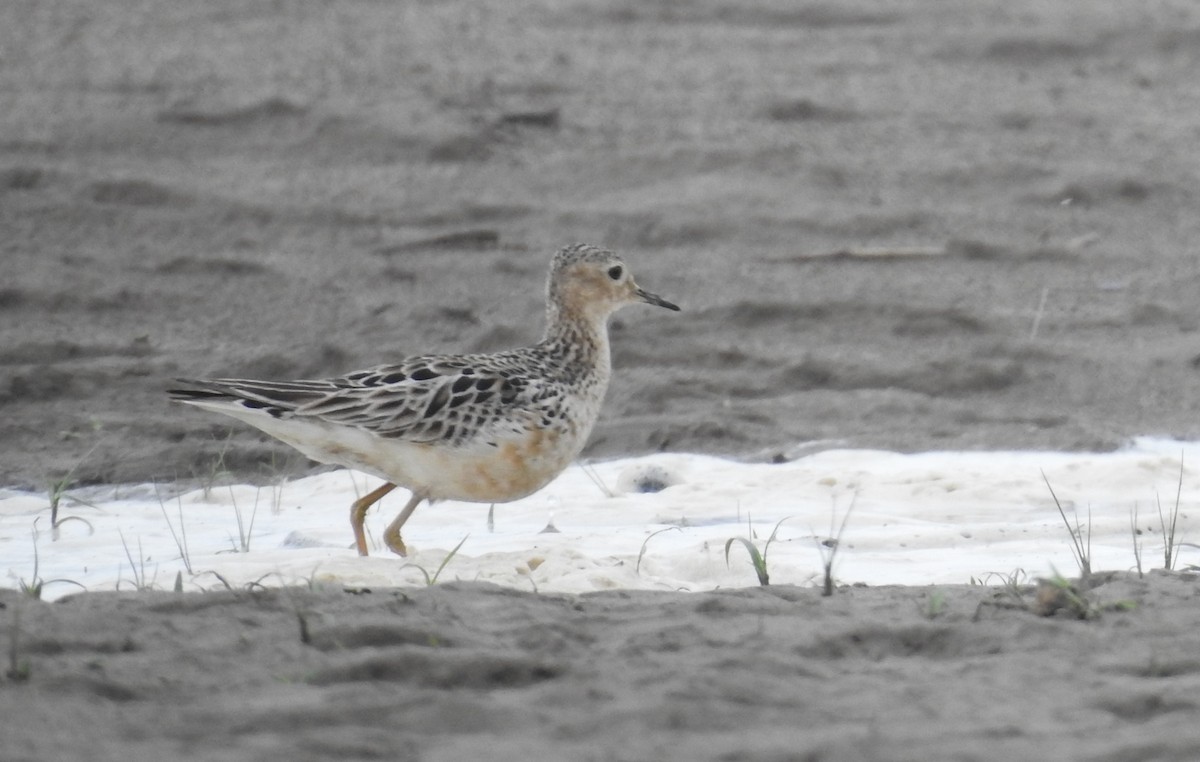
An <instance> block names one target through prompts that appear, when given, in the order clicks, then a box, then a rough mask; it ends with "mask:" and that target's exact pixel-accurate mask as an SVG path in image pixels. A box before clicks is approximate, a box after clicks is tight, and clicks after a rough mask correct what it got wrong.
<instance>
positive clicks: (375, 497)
mask: <svg viewBox="0 0 1200 762" xmlns="http://www.w3.org/2000/svg"><path fill="white" fill-rule="evenodd" d="M394 489H396V485H395V484H392V483H391V482H385V483H384V484H383V486H381V487H379V488H377V489H374V490H372V491H371V492H368V493H367V494H365V495H363V496H362V497H360V498H359V499H357V500H355V501H354V505H352V506H350V526H351V527H352V528H353V529H354V543H355V544H356V545H358V554H359V555H360V556H365V555H367V538H366V535H365V534H363V522H364V521H365V520H366V518H367V509H368V508H370V507H371V506H372V505H375V504H376V503H378V502H379V501H380V500H381V499H382V498H383V496H384V495H386V494H387V493H389V492H391V491H392V490H394ZM388 547H391V546H390V545H389V546H388Z"/></svg>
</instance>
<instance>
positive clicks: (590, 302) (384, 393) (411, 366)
mask: <svg viewBox="0 0 1200 762" xmlns="http://www.w3.org/2000/svg"><path fill="white" fill-rule="evenodd" d="M636 302H644V303H648V304H654V305H658V306H660V307H666V308H668V309H672V310H678V309H679V308H678V307H676V306H675V305H673V304H671V303H670V302H667V301H666V300H664V299H662V298H661V297H659V296H656V295H654V294H651V293H648V292H646V291H643V290H642V289H641V288H639V287H638V286H637V284H636V283H634V281H633V279H632V278H631V277H630V276H629V274H628V271H627V269H626V268H625V266H624V264H623V263H622V262H621V261H620V259H619V258H618V257H617V256H616V255H615V254H613V253H612V252H611V251H607V250H605V249H600V248H597V247H594V246H586V245H582V244H579V245H575V246H569V247H567V248H565V249H563V250H561V251H559V252H558V254H557V255H556V256H555V257H554V260H553V262H552V263H551V267H550V276H549V279H548V281H547V285H546V333H545V336H544V337H543V339H542V340H541V341H540V342H539V343H537V344H535V345H533V346H530V347H523V348H520V349H511V350H508V351H505V352H496V353H494V354H469V355H420V356H416V357H410V358H407V359H404V360H401V361H400V362H398V363H394V364H391V365H381V366H379V367H375V368H367V369H364V370H357V371H354V372H352V373H348V374H346V375H344V376H338V377H336V378H327V379H319V380H312V381H254V380H246V379H229V378H219V379H204V380H184V381H183V383H184V384H185V385H186V388H179V389H172V390H171V391H170V394H171V396H172V399H174V400H177V401H179V402H185V403H188V404H192V405H196V406H198V407H204V408H208V409H211V410H216V411H218V412H222V413H225V414H227V415H232V416H234V417H236V418H240V419H242V420H244V421H246V422H248V423H251V424H253V425H255V426H257V427H259V428H260V429H262V430H264V431H266V432H267V433H268V434H271V435H272V436H275V437H278V438H279V439H281V440H283V441H285V442H287V443H288V444H291V445H292V446H294V447H296V448H297V449H299V450H300V451H301V452H303V453H305V454H306V455H308V456H309V457H311V458H313V459H315V460H320V461H324V462H327V463H335V464H340V465H343V466H346V467H349V468H355V469H359V470H362V471H366V472H367V473H371V474H374V475H376V476H379V477H380V478H382V479H384V480H386V481H387V482H388V483H387V484H385V485H384V486H383V487H381V488H380V489H378V490H376V491H375V492H373V493H371V494H370V495H368V496H366V497H365V498H362V499H361V500H360V501H358V502H356V503H355V507H354V509H353V511H352V514H351V515H352V518H351V523H352V525H353V526H354V530H355V540H356V542H357V544H358V549H359V552H360V553H362V554H364V555H365V554H366V552H367V551H366V543H365V539H364V537H363V532H362V520H363V516H364V514H365V512H366V509H367V507H369V506H370V505H371V504H372V503H374V502H375V501H377V500H378V499H379V498H380V497H382V496H383V495H384V494H386V493H387V492H388V491H390V490H391V489H392V488H393V487H394V486H396V485H399V486H403V487H407V488H409V489H411V490H412V492H413V497H412V499H410V501H409V505H408V506H407V507H406V508H405V510H404V511H403V512H402V513H401V515H400V518H398V519H397V520H396V521H395V522H393V524H392V525H391V526H390V527H389V528H388V532H387V534H386V535H385V541H386V542H387V543H388V545H389V547H391V548H392V549H393V550H396V551H397V552H402V549H403V543H402V542H401V541H400V534H399V528H400V525H401V524H403V522H404V520H405V519H406V518H407V516H408V514H409V513H411V511H412V509H413V508H415V507H416V504H417V503H418V502H420V500H421V499H425V498H428V499H443V498H446V499H458V500H475V501H481V502H503V501H507V500H515V499H517V498H520V497H523V496H525V495H527V494H529V493H531V492H533V491H534V490H536V489H539V488H540V487H541V486H542V485H544V484H545V483H546V482H548V481H549V480H550V479H551V478H553V477H554V476H555V475H557V474H558V473H559V472H560V471H561V470H562V469H563V468H564V467H565V466H566V465H567V464H568V463H569V462H570V461H571V460H573V459H574V458H575V456H576V455H578V453H579V451H580V450H581V449H582V447H583V445H584V443H585V441H586V439H587V436H588V434H589V433H590V431H591V428H592V425H593V424H594V423H595V421H596V418H597V416H598V415H599V412H600V404H601V401H602V400H603V397H604V392H605V390H606V389H607V387H608V379H609V374H610V366H609V347H608V330H607V322H608V318H609V316H610V315H611V314H612V313H613V312H614V311H616V310H617V309H619V308H620V307H622V306H624V305H626V304H632V303H636ZM364 501H365V502H364Z"/></svg>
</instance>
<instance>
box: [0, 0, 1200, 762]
mask: <svg viewBox="0 0 1200 762" xmlns="http://www.w3.org/2000/svg"><path fill="white" fill-rule="evenodd" d="M1198 64H1200V8H1198V7H1197V6H1196V5H1194V4H1192V3H1185V2H1153V1H1152V2H1144V3H1127V2H1122V1H1121V0H1109V1H1108V2H1089V3H1085V4H1079V3H1062V2H1050V1H1049V0H1018V1H1017V2H1007V1H1005V2H1001V1H1000V0H995V1H993V2H973V3H941V2H934V1H933V0H896V1H895V2H886V3H873V2H872V3H867V2H836V3H834V2H828V3H795V2H791V1H790V0H788V1H786V2H785V1H784V0H777V1H775V2H771V1H770V0H761V1H756V2H742V1H741V0H738V1H737V2H733V1H731V0H696V2H687V3H683V2H670V1H668V0H614V1H612V2H571V1H570V0H561V1H559V2H506V3H503V4H496V3H486V4H478V3H470V2H466V1H465V0H449V1H448V2H439V3H428V2H420V3H372V2H315V1H308V2H305V1H297V2H288V1H286V0H285V1H284V2H279V3H272V4H249V5H247V4H243V3H237V2H205V3H189V2H182V1H181V0H174V1H169V2H160V1H158V0H155V1H150V0H147V1H145V2H136V1H135V0H118V1H115V2H107V3H104V4H101V5H96V4H94V3H89V2H82V0H79V1H76V2H70V1H66V0H64V1H63V2H53V3H46V2H39V1H38V0H12V1H11V2H5V3H3V4H0V231H2V235H0V250H2V252H3V253H2V260H0V261H2V265H3V267H2V270H0V484H3V485H15V486H24V487H33V488H39V489H40V488H44V487H45V486H46V484H47V483H48V482H49V481H51V480H53V479H56V478H59V477H61V476H63V475H64V474H68V473H69V474H70V478H71V479H72V480H74V481H79V482H107V483H113V482H135V481H143V480H147V479H158V480H166V481H170V480H178V479H187V478H189V477H192V476H200V475H203V474H206V473H207V474H211V473H213V472H214V471H219V470H225V471H229V472H230V473H231V474H232V476H233V478H235V479H238V480H248V479H249V480H253V479H269V478H272V477H273V476H275V475H277V474H279V473H281V472H283V473H296V472H302V471H304V470H305V469H306V468H308V464H306V463H304V462H302V461H299V460H298V459H296V458H295V457H293V456H291V455H290V453H289V452H288V451H287V450H286V448H284V447H282V446H279V445H275V444H273V443H271V442H268V441H265V440H264V439H262V438H261V437H259V436H258V435H257V434H256V433H254V432H253V431H250V430H248V429H247V428H244V427H239V426H237V425H236V424H235V423H233V422H229V421H225V420H217V419H213V418H212V417H206V416H204V415H202V414H200V413H196V412H193V411H186V410H180V409H175V408H172V407H171V406H170V405H169V404H168V403H167V402H166V400H165V396H164V395H163V394H162V391H163V389H164V388H165V387H166V386H167V385H168V383H169V381H168V380H169V379H170V378H171V377H173V376H203V375H252V376H269V377H289V376H291V377H303V376H308V377H312V376H321V375H326V374H332V373H338V372H342V371H346V370H349V369H352V368H355V367H359V366H363V365H370V364H375V363H378V362H381V361H385V360H387V359H390V358H393V357H398V356H402V355H405V354H410V353H413V352H418V351H442V350H446V351H453V350H489V349H495V348H501V347H505V346H512V345H514V344H520V343H524V342H528V341H532V340H535V339H536V338H537V337H538V335H539V332H540V325H539V324H540V320H541V313H542V294H541V288H542V282H543V278H544V269H545V266H546V263H547V262H548V260H549V257H550V255H551V254H552V252H553V251H554V249H556V248H557V247H558V246H560V245H562V244H564V243H568V242H573V241H577V240H583V241H589V242H597V243H602V244H606V245H609V246H611V247H613V248H615V249H617V250H619V251H621V252H622V253H623V254H625V255H626V257H627V259H628V261H629V262H630V264H631V267H632V269H633V271H634V272H635V273H636V274H637V276H638V278H639V280H640V281H641V282H642V284H643V285H644V286H646V287H647V288H650V289H651V290H654V291H657V292H659V293H662V294H663V295H664V296H666V297H667V298H670V299H672V300H674V301H677V302H679V303H680V304H681V305H683V306H684V308H685V310H686V312H685V313H684V314H683V315H666V314H656V313H654V312H652V311H649V310H640V311H639V310H632V309H631V310H630V311H627V312H625V313H622V315H621V316H620V317H619V320H618V321H617V322H616V324H615V325H614V338H615V345H616V352H615V357H614V363H615V366H616V369H617V370H616V379H615V382H614V384H613V387H612V389H611V392H610V397H609V400H608V404H607V407H606V409H605V413H604V416H603V419H602V421H601V423H600V425H599V426H598V428H597V431H596V434H595V435H594V437H593V442H592V444H591V446H590V448H589V450H588V451H587V453H586V454H587V455H589V456H592V457H604V456H611V455H617V454H634V453H640V452H651V451H658V450H668V451H681V452H712V453H724V454H734V455H738V456H745V457H755V458H773V457H790V456H793V455H795V454H797V453H799V452H803V451H806V448H807V449H811V448H812V447H814V446H815V447H821V446H825V445H828V444H836V445H838V446H851V447H888V448H897V449H903V450H926V449H947V448H950V449H953V448H966V449H987V448H1059V449H1105V448H1111V447H1113V446H1116V445H1117V444H1119V443H1120V442H1122V441H1123V440H1124V439H1125V438H1126V437H1129V436H1131V435H1135V434H1162V435H1168V436H1177V437H1182V438H1192V439H1194V438H1197V437H1200V415H1198V413H1200V388H1198V386H1197V384H1196V383H1195V379H1196V374H1197V367H1198V366H1200V348H1198V346H1197V344H1198V341H1197V338H1198V337H1197V335H1196V331H1197V329H1198V328H1200V304H1198V303H1197V300H1196V292H1197V286H1198V285H1200V271H1198V270H1197V268H1196V261H1197V248H1196V246H1197V245H1196V241H1197V240H1200V229H1198V228H1200V215H1197V214H1196V209H1197V208H1200V153H1198V152H1197V151H1196V145H1197V141H1198V140H1200V131H1198V128H1197V126H1196V124H1197V122H1196V116H1197V114H1198V113H1200V77H1197V76H1196V70H1197V65H1198ZM881 252H882V253H884V254H885V256H855V254H864V253H867V254H870V253H876V254H878V253H881ZM805 442H817V443H818V444H816V445H811V444H810V445H803V444H800V443H805ZM220 453H223V455H222V456H221V457H220V458H219V457H218V454H220ZM1110 585H1111V586H1116V588H1118V593H1117V597H1118V598H1122V599H1124V598H1128V599H1131V600H1133V601H1135V602H1136V603H1137V605H1136V606H1135V607H1134V609H1133V610H1132V611H1126V612H1120V611H1108V612H1105V613H1103V614H1101V616H1100V618H1099V619H1098V620H1096V621H1076V620H1065V619H1057V618H1055V619H1043V618H1040V617H1037V616H1035V615H1033V614H1030V613H1028V612H1025V611H1017V610H1012V609H1007V608H1003V607H997V606H991V605H988V606H985V607H984V608H983V609H979V608H978V607H979V604H980V602H981V600H982V601H986V600H987V599H988V598H989V597H990V596H991V595H992V594H993V593H992V592H987V591H982V590H970V589H947V590H945V591H942V593H941V594H942V595H944V601H943V604H942V608H940V609H938V611H935V612H931V611H930V605H931V601H932V600H933V599H932V598H931V596H932V592H931V591H928V590H921V589H916V588H895V589H887V588H880V589H866V590H863V589H854V590H849V591H846V592H845V593H844V594H842V595H839V596H836V597H835V598H833V599H832V600H820V599H818V598H817V597H815V595H816V594H815V593H814V592H812V591H808V590H789V589H781V590H777V591H772V592H767V591H759V590H746V591H730V592H719V593H713V594H704V595H694V596H680V595H670V594H645V593H638V594H632V593H631V594H619V593H608V594H603V595H588V596H582V597H578V598H559V597H552V596H533V595H526V594H518V593H512V592H504V591H499V590H494V589H490V588H481V587H470V586H467V587H457V586H454V587H444V586H438V587H435V588H433V589H431V590H421V591H403V592H401V591H382V590H380V591H375V592H373V593H371V594H369V595H367V594H364V595H350V594H346V593H341V592H327V593H319V594H311V595H310V594H307V593H298V592H294V591H293V592H286V593H285V592H273V593H261V594H260V593H255V594H251V593H248V592H241V593H238V594H237V595H232V594H230V595H222V594H213V595H205V596H194V597H193V596H185V597H181V598H173V597H171V596H170V595H169V594H163V595H145V596H136V595H115V594H112V595H109V594H99V595H89V596H84V597H81V598H77V599H73V600H68V601H66V602H64V603H60V604H54V605H48V604H39V603H34V602H26V603H25V604H24V605H23V606H22V616H21V622H20V627H19V630H20V632H21V633H22V637H21V639H20V640H19V641H18V646H19V648H18V656H21V657H25V658H27V660H28V663H29V668H30V674H29V679H28V680H26V681H24V682H21V681H16V680H12V679H6V680H4V681H0V702H3V705H4V706H3V708H4V711H3V713H2V714H3V716H4V718H5V719H4V730H3V739H4V740H3V746H4V749H3V752H4V753H3V754H2V755H0V756H3V757H4V758H5V759H48V758H72V757H74V758H80V757H87V758H91V759H118V758H119V759H163V758H174V757H182V756H189V757H195V758H203V759H237V760H243V759H269V758H279V757H280V756H281V753H282V752H286V754H287V756H288V757H289V758H294V759H319V758H327V757H328V756H330V755H331V754H334V751H335V750H336V751H337V754H338V755H339V756H340V757H341V758H372V757H386V758H390V759H397V758H398V759H422V760H424V759H463V758H470V757H471V756H472V755H475V756H480V755H484V754H486V755H488V756H489V758H495V759H517V758H521V759H528V758H537V757H538V756H539V755H540V754H541V753H542V751H543V750H544V749H545V748H548V747H549V748H554V749H556V750H559V751H560V754H559V756H560V757H561V758H568V757H569V758H580V759H585V758H593V759H647V758H655V759H669V758H672V757H678V758H689V759H700V758H710V759H797V758H811V759H872V758H878V759H884V758H886V759H932V758H960V759H974V758H980V759H983V758H992V759H995V758H1058V759H1071V758H1076V759H1106V760H1107V759H1112V760H1117V759H1134V758H1136V759H1151V758H1153V759H1194V758H1196V756H1197V754H1198V753H1200V752H1198V749H1200V736H1198V734H1197V730H1196V727H1195V723H1194V722H1193V721H1192V718H1193V717H1194V715H1195V710H1196V703H1195V698H1194V697H1195V694H1196V687H1197V686H1196V678H1195V675H1196V673H1197V669H1196V664H1195V662H1194V660H1193V659H1192V658H1191V657H1190V656H1188V654H1189V653H1191V652H1194V651H1195V645H1196V644H1195V637H1196V636H1195V633H1196V632H1197V631H1198V628H1197V624H1198V622H1197V615H1196V613H1195V609H1194V606H1193V605H1192V601H1191V599H1192V597H1193V595H1194V593H1195V586H1196V585H1195V581H1194V580H1192V579H1191V578H1190V577H1155V578H1153V579H1150V580H1148V581H1145V582H1142V581H1136V580H1120V581H1117V582H1112V583H1110ZM1106 587H1107V586H1106ZM1102 590H1103V588H1102ZM4 595H5V597H4V598H3V601H4V603H5V606H6V609H7V610H6V611H4V612H3V614H4V616H3V618H2V620H0V630H3V631H5V632H7V633H8V636H7V639H6V640H4V639H0V640H3V642H5V643H6V644H7V645H11V643H12V633H13V632H15V631H17V629H18V628H17V626H16V625H15V624H14V621H15V617H16V614H15V609H16V606H17V604H18V601H17V600H16V599H15V598H14V595H15V594H14V593H4ZM1001 595H1003V593H1001ZM297 611H300V612H302V613H304V614H305V616H306V617H307V621H308V622H309V625H310V631H309V640H310V643H309V644H307V645H306V644H303V643H302V642H301V638H300V633H299V629H298V624H297V621H298V620H297ZM977 613H978V614H979V616H978V617H976V614H977ZM6 647H7V646H6Z"/></svg>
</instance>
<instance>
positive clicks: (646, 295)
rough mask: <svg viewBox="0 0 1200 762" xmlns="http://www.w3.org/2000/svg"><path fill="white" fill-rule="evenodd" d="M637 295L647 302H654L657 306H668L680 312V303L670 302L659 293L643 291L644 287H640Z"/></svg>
mask: <svg viewBox="0 0 1200 762" xmlns="http://www.w3.org/2000/svg"><path fill="white" fill-rule="evenodd" d="M637 295H638V297H639V298H640V299H641V300H642V301H643V302H645V303H646V304H653V305H655V306H656V307H666V308H667V309H669V310H674V311H676V312H679V306H678V305H676V304H672V303H671V302H668V301H667V300H666V299H663V298H662V297H661V296H659V295H658V294H652V293H650V292H649V291H643V290H642V289H640V288H639V289H638V290H637Z"/></svg>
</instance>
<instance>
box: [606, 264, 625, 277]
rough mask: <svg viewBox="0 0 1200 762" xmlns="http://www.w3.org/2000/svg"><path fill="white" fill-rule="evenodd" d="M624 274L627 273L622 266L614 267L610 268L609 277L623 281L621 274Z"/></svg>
mask: <svg viewBox="0 0 1200 762" xmlns="http://www.w3.org/2000/svg"><path fill="white" fill-rule="evenodd" d="M623 272H625V271H624V270H622V269H621V266H620V265H613V266H612V267H610V268H608V277H610V278H612V279H613V280H621V273H623Z"/></svg>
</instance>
